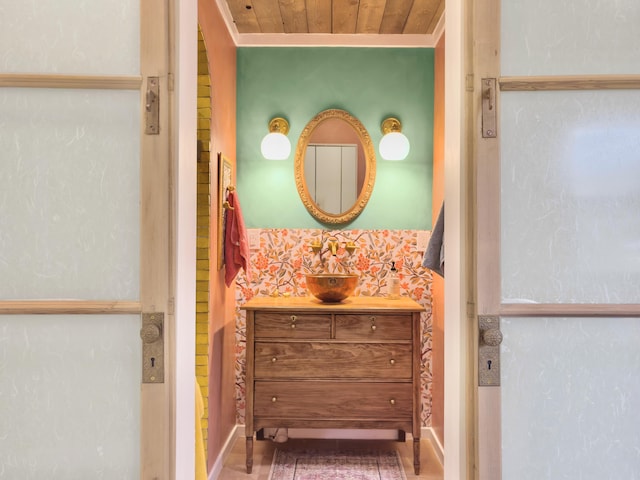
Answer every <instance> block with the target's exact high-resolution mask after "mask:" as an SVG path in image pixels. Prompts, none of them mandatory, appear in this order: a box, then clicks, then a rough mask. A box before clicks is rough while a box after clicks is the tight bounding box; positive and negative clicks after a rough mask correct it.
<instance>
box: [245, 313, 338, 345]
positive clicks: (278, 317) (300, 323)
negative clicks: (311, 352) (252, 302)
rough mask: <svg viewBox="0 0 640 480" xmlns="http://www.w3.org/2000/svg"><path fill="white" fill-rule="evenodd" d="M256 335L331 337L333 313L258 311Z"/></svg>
mask: <svg viewBox="0 0 640 480" xmlns="http://www.w3.org/2000/svg"><path fill="white" fill-rule="evenodd" d="M255 336H256V338H314V339H325V338H330V337H331V315H330V314H320V313H318V314H315V313H303V314H298V313H272V312H256V314H255Z"/></svg>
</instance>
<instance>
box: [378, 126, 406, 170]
mask: <svg viewBox="0 0 640 480" xmlns="http://www.w3.org/2000/svg"><path fill="white" fill-rule="evenodd" d="M381 128H382V133H383V137H382V140H380V156H381V157H382V158H384V159H385V160H404V159H405V158H407V155H409V148H410V146H409V139H408V138H407V137H406V136H405V135H404V134H403V133H402V132H401V130H402V124H401V123H400V120H398V119H397V118H393V117H389V118H387V119H385V120H384V121H383V122H382V127H381Z"/></svg>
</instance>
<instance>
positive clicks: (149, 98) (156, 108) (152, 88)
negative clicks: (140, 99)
mask: <svg viewBox="0 0 640 480" xmlns="http://www.w3.org/2000/svg"><path fill="white" fill-rule="evenodd" d="M144 117H145V129H144V133H146V134H147V135H158V134H159V133H160V79H159V78H158V77H147V93H146V98H145V112H144Z"/></svg>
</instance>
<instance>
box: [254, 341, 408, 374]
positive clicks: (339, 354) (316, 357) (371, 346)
mask: <svg viewBox="0 0 640 480" xmlns="http://www.w3.org/2000/svg"><path fill="white" fill-rule="evenodd" d="M411 357H412V356H411V345H410V344H407V343H382V344H379V343H330V342H256V344H255V370H254V371H255V378H256V379H260V378H293V377H297V378H303V379H304V378H332V377H333V378H387V379H405V380H407V381H410V380H411V374H412V371H411V366H412V363H411V362H412V358H411Z"/></svg>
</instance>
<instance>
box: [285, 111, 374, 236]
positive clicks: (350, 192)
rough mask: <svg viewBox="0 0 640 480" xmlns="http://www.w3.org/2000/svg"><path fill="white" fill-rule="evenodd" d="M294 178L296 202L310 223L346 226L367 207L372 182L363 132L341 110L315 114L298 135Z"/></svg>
mask: <svg viewBox="0 0 640 480" xmlns="http://www.w3.org/2000/svg"><path fill="white" fill-rule="evenodd" d="M294 173H295V178H296V188H297V189H298V193H299V194H300V198H301V199H302V203H303V204H304V206H305V207H306V209H307V210H308V211H309V213H310V214H311V215H312V216H313V217H314V218H316V219H317V220H319V221H321V222H324V223H332V224H339V223H347V222H350V221H351V220H353V219H354V218H356V217H357V216H358V215H360V213H362V210H364V207H365V206H366V205H367V202H368V201H369V197H370V196H371V192H372V191H373V184H374V180H375V177H376V154H375V150H374V148H373V143H372V142H371V138H370V137H369V133H368V132H367V129H366V128H364V125H362V123H361V122H360V121H359V120H358V119H357V118H355V117H354V116H352V115H351V114H350V113H349V112H346V111H345V110H338V109H331V110H325V111H323V112H320V113H319V114H318V115H316V116H315V117H313V118H312V119H311V121H310V122H309V123H308V124H307V125H306V126H305V127H304V129H303V130H302V133H301V134H300V139H299V140H298V146H297V148H296V155H295V159H294Z"/></svg>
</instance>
